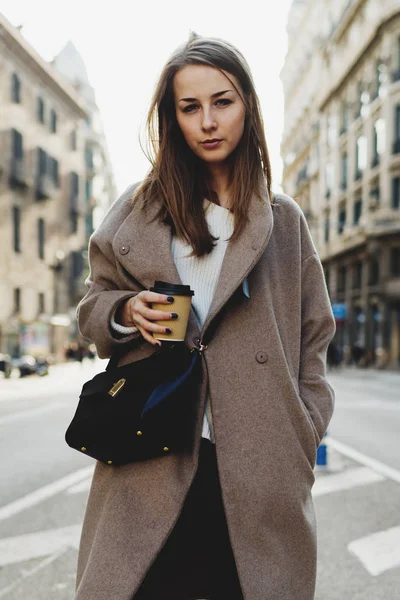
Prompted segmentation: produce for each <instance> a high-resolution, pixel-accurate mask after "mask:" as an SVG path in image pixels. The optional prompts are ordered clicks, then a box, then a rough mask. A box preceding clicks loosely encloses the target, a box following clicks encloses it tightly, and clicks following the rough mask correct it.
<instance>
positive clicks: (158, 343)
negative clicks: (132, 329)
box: [138, 327, 162, 346]
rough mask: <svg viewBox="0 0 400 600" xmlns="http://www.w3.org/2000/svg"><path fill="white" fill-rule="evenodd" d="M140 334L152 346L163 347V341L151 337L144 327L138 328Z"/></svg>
mask: <svg viewBox="0 0 400 600" xmlns="http://www.w3.org/2000/svg"><path fill="white" fill-rule="evenodd" d="M138 329H139V331H140V333H141V334H142V336H143V337H144V339H145V340H146V341H147V342H149V343H150V344H152V345H153V346H161V345H162V344H161V341H160V340H156V339H155V338H154V337H153V336H152V335H150V334H149V333H148V332H147V331H146V330H145V329H144V328H143V327H138Z"/></svg>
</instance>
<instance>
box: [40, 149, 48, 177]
mask: <svg viewBox="0 0 400 600" xmlns="http://www.w3.org/2000/svg"><path fill="white" fill-rule="evenodd" d="M46 173H47V153H46V152H45V151H44V150H42V148H38V175H39V176H40V175H46Z"/></svg>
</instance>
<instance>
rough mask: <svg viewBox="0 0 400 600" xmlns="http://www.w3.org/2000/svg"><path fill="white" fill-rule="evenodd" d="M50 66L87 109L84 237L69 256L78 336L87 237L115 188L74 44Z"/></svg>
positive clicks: (95, 109) (103, 138)
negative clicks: (71, 258)
mask: <svg viewBox="0 0 400 600" xmlns="http://www.w3.org/2000/svg"><path fill="white" fill-rule="evenodd" d="M52 65H53V66H54V67H55V69H56V70H57V71H58V72H59V73H60V74H61V75H62V76H63V77H64V78H65V80H66V81H68V82H69V83H70V84H71V85H72V86H73V87H74V89H75V90H76V91H77V92H78V94H79V96H80V98H81V99H82V100H83V101H84V103H85V109H86V111H87V117H86V118H85V119H84V121H83V123H82V129H81V143H82V148H83V152H84V174H83V187H84V205H85V210H84V212H85V240H84V245H83V247H82V249H81V252H80V253H77V254H76V255H75V257H74V259H73V260H74V261H75V262H74V263H73V274H72V278H71V286H70V302H71V309H70V313H71V315H70V316H71V323H72V324H73V326H74V327H75V330H74V336H75V337H76V338H77V337H79V335H78V327H77V322H76V319H75V307H76V305H77V304H78V302H79V301H80V300H81V298H82V297H83V296H84V295H85V293H86V288H85V285H84V280H85V278H86V276H87V275H88V273H89V263H88V252H87V247H88V242H89V237H90V235H91V234H92V233H93V231H94V229H96V228H97V227H98V225H99V224H100V222H101V221H102V219H103V218H104V216H105V214H106V212H107V211H108V209H109V208H110V206H111V204H112V203H113V202H114V200H115V199H116V197H117V189H116V185H115V179H114V173H113V169H112V165H111V160H110V156H109V152H108V147H107V140H106V136H105V133H104V128H103V123H102V118H101V114H100V110H99V108H98V106H97V103H96V96H95V90H94V89H93V87H92V86H91V85H90V82H89V77H88V74H87V71H86V67H85V63H84V61H83V58H82V57H81V55H80V54H79V52H78V50H77V49H76V47H75V46H74V44H73V43H72V42H71V41H69V42H67V44H66V45H65V47H64V48H63V49H62V50H61V52H59V53H58V54H57V55H56V56H55V58H54V60H53V61H52Z"/></svg>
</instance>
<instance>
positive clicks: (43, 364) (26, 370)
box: [16, 354, 49, 377]
mask: <svg viewBox="0 0 400 600" xmlns="http://www.w3.org/2000/svg"><path fill="white" fill-rule="evenodd" d="M16 366H17V368H18V369H19V376H20V377H26V376H27V375H39V376H40V377H43V376H44V375H48V373H49V362H48V360H47V359H46V358H45V357H38V358H35V357H34V356H30V355H29V354H26V355H24V356H21V358H20V359H18V362H17V364H16Z"/></svg>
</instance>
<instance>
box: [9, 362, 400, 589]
mask: <svg viewBox="0 0 400 600" xmlns="http://www.w3.org/2000/svg"><path fill="white" fill-rule="evenodd" d="M105 364H106V361H96V362H95V363H90V362H89V361H88V362H86V363H84V364H83V365H80V364H79V363H72V364H68V365H60V366H56V367H54V368H53V369H51V373H50V375H49V376H48V377H45V378H42V379H39V378H26V379H11V380H2V379H1V378H0V456H1V457H2V468H1V469H0V600H2V599H4V600H25V599H26V598H29V600H49V598H51V599H52V600H72V599H73V597H74V586H75V573H76V560H77V550H78V545H79V537H80V530H81V525H82V519H83V516H84V511H85V505H86V501H87V495H88V492H89V488H90V483H91V477H92V472H93V466H94V461H92V460H91V459H90V458H87V457H84V456H82V455H80V454H79V453H77V452H76V451H74V450H72V449H70V448H69V447H68V446H67V445H66V443H65V441H64V433H65V430H66V427H67V426H68V424H69V422H70V420H71V418H72V416H73V413H74V410H75V407H76V404H77V401H78V394H79V390H80V389H81V386H82V383H83V382H84V381H86V380H87V379H89V378H90V377H92V376H93V375H94V374H95V373H96V372H98V371H99V370H102V369H104V367H105ZM328 378H329V380H330V382H331V383H332V385H333V386H334V388H335V391H336V409H335V414H334V417H333V419H332V422H331V425H330V427H329V437H330V438H331V440H332V441H339V442H342V444H345V445H347V446H348V447H350V448H353V449H355V450H358V451H359V452H361V453H363V454H365V455H366V457H370V458H373V459H375V460H377V461H380V462H381V463H382V464H384V465H388V466H390V467H392V470H393V472H395V471H396V472H397V473H398V482H396V481H394V480H393V479H391V478H390V476H389V477H388V476H386V475H385V474H384V475H382V473H380V472H379V470H378V471H376V470H373V469H371V468H369V467H366V466H365V465H364V464H362V462H361V463H359V462H355V461H354V460H352V459H351V458H349V457H348V456H345V455H342V454H339V453H338V452H337V451H336V450H335V449H334V447H331V446H328V466H327V467H321V468H319V469H318V468H317V469H316V484H315V486H314V489H313V494H314V501H315V505H316V514H317V523H318V548H319V561H318V578H317V591H316V597H315V600H399V599H400V516H399V506H400V452H399V435H398V432H399V426H400V410H399V407H400V395H399V393H398V390H399V388H400V385H399V384H400V374H398V373H385V372H378V371H361V370H360V371H359V370H356V369H345V370H343V371H341V372H330V373H329V375H328ZM376 536H377V537H376Z"/></svg>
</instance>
